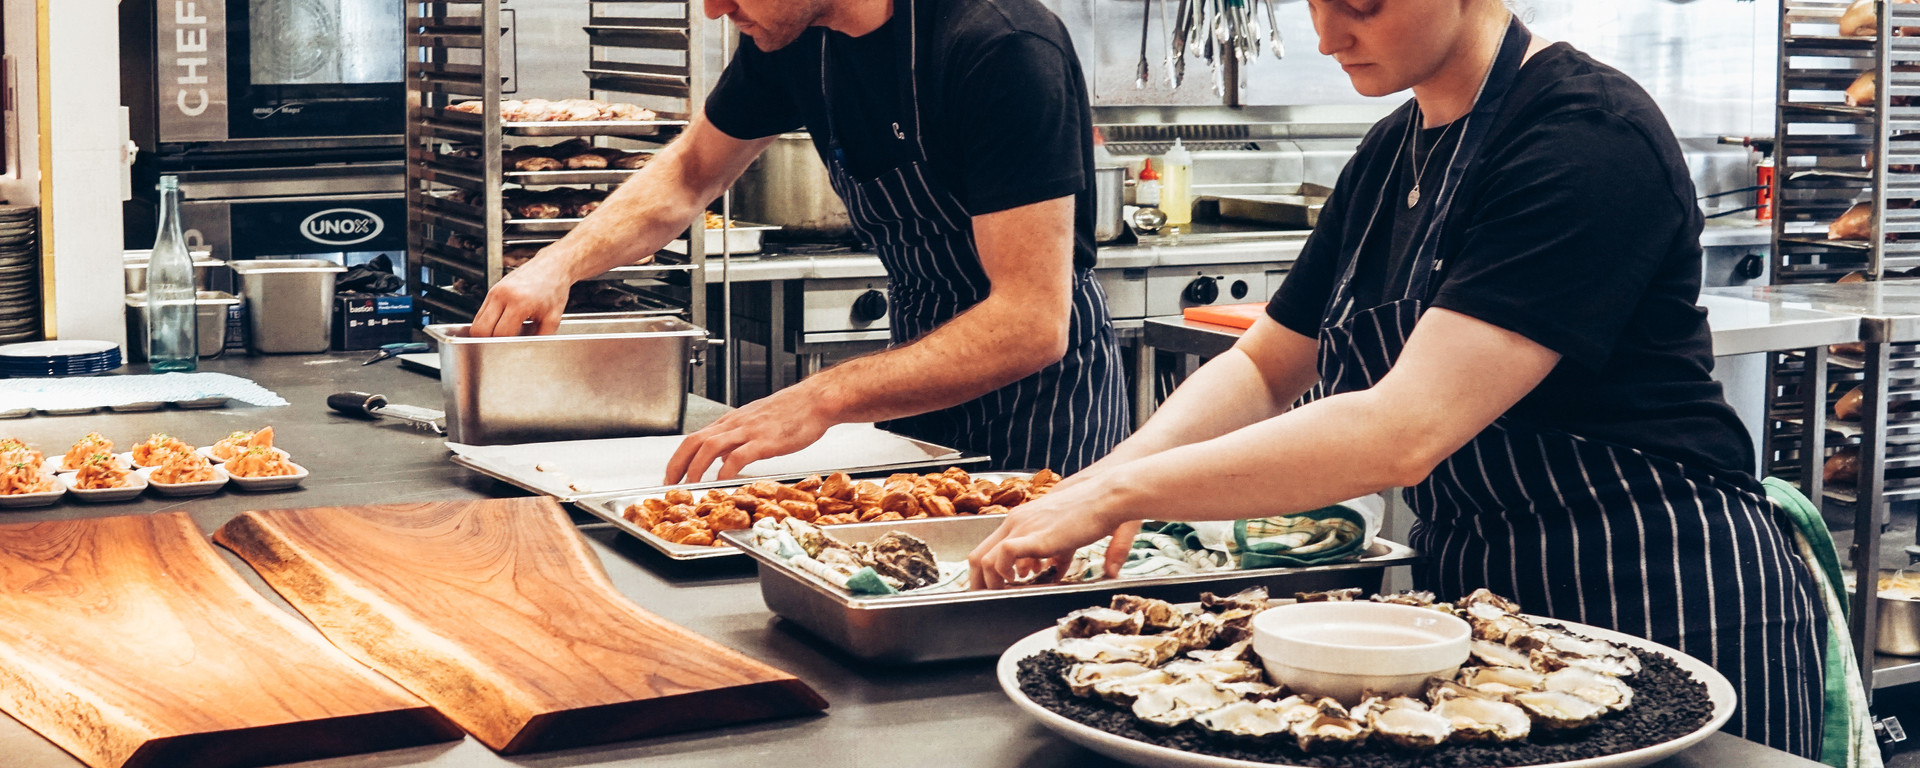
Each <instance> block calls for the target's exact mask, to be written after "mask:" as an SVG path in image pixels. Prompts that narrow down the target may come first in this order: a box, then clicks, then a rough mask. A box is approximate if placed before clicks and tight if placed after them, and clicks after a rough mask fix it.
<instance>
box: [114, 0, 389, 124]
mask: <svg viewBox="0 0 1920 768" xmlns="http://www.w3.org/2000/svg"><path fill="white" fill-rule="evenodd" d="M404 10H405V4H404V3H400V2H395V0H124V1H123V2H122V3H121V4H120V24H121V27H120V30H121V31H120V34H121V46H122V47H121V51H122V56H121V68H122V73H121V74H122V77H121V88H122V92H123V93H122V95H123V97H124V102H125V103H126V105H127V106H128V107H129V111H130V112H131V120H132V129H133V136H134V139H135V141H136V142H137V143H139V144H140V148H141V149H143V150H146V151H149V152H161V153H167V152H169V151H172V150H176V149H180V148H185V147H188V146H192V147H196V148H200V149H213V150H218V149H223V148H224V147H222V146H221V145H226V144H231V145H234V146H233V148H235V149H239V148H244V149H246V150H249V151H259V150H263V149H273V148H280V147H285V148H299V149H308V148H315V147H326V146H366V145H368V144H370V143H372V144H384V143H388V142H391V143H392V144H394V145H395V146H398V145H399V143H400V136H401V135H402V134H403V133H404V132H405V125H404V122H403V121H404V120H405V116H406V108H405V94H404V90H403V89H402V85H401V82H402V76H403V69H404V61H403V60H404V56H405V44H404V40H403V37H402V35H403V24H402V19H401V14H402V13H403V12H404Z"/></svg>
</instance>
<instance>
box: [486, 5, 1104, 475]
mask: <svg viewBox="0 0 1920 768" xmlns="http://www.w3.org/2000/svg"><path fill="white" fill-rule="evenodd" d="M706 10H707V13H708V15H709V16H711V17H715V18H717V17H719V16H721V15H725V16H727V17H728V18H729V19H731V20H732V21H733V22H734V23H735V24H737V25H738V26H739V27H740V30H741V32H742V33H744V34H745V35H746V37H747V38H749V39H750V41H748V40H743V41H742V45H741V47H740V51H739V53H738V54H737V55H736V56H735V57H734V59H733V61H732V62H731V63H730V64H729V65H728V67H727V69H726V71H725V72H724V73H723V74H722V76H721V78H720V81H719V83H718V84H717V85H716V86H715V88H714V90H713V93H712V94H710V95H709V96H708V100H707V103H706V109H705V112H704V114H701V115H696V116H695V117H694V120H693V122H692V124H691V125H690V126H689V127H688V129H687V132H686V135H684V136H682V137H681V138H680V139H678V140H676V141H675V142H673V143H672V144H671V145H670V146H668V147H667V148H666V149H665V150H663V151H662V152H661V153H660V154H659V156H658V157H657V158H656V159H655V160H654V161H653V162H652V163H650V164H648V166H647V167H646V168H645V169H644V170H642V171H641V172H640V173H638V174H636V175H635V177H634V178H633V179H632V180H631V181H629V182H628V183H627V184H625V185H623V186H622V187H621V188H620V189H619V190H617V191H616V192H615V193H614V194H613V195H611V196H609V197H608V199H607V201H606V203H605V204H603V205H602V206H601V207H600V209H599V210H598V211H596V212H595V213H594V214H593V215H592V216H589V217H588V218H587V219H586V220H585V221H583V222H582V223H581V224H580V226H578V227H576V228H575V229H574V230H573V231H572V232H570V233H568V235H567V236H566V237H565V238H563V239H561V240H560V241H559V242H558V243H555V244H554V245H552V246H549V247H548V248H546V249H545V250H543V251H542V252H541V254H540V255H539V256H538V257H536V258H534V259H533V260H532V261H530V262H528V263H527V264H526V265H525V266H523V267H521V268H520V269H518V270H515V271H514V272H513V274H511V275H509V276H508V277H507V278H506V279H505V280H503V281H501V283H500V284H499V285H497V286H495V288H494V289H493V291H492V292H491V293H490V294H489V295H488V297H487V301H486V303H485V304H484V305H483V306H482V307H481V309H480V311H479V313H478V314H477V315H476V316H475V319H474V325H473V333H474V335H478V336H487V335H512V334H516V333H519V332H521V328H522V324H523V323H524V322H526V321H532V322H535V323H537V324H538V329H539V331H540V332H543V333H546V332H552V331H553V330H554V327H555V326H556V325H557V323H558V319H559V314H560V310H561V307H562V306H563V304H564V301H565V297H566V292H567V288H568V287H569V286H570V285H571V284H572V283H574V282H575V281H577V280H581V279H584V278H588V277H591V276H594V275H597V274H599V273H601V272H604V271H606V270H607V269H609V268H612V267H615V266H620V265H624V264H632V263H635V262H637V261H642V260H644V259H646V258H648V257H649V256H650V255H651V254H652V253H653V252H654V251H655V250H656V249H658V248H659V247H661V246H662V245H664V244H665V243H666V242H667V241H668V240H670V239H672V238H674V237H676V236H678V235H679V234H680V232H681V231H682V230H683V229H684V228H685V223H686V222H687V221H689V220H691V219H692V218H693V216H694V215H695V213H697V212H698V210H699V209H700V208H702V207H704V206H705V205H706V204H707V203H708V202H710V201H711V200H713V199H714V198H715V197H717V196H718V195H719V194H720V193H721V192H722V191H723V190H725V189H726V187H727V186H728V185H729V184H731V183H732V181H733V180H734V179H735V178H736V177H738V176H739V174H740V172H741V171H742V170H744V169H745V167H746V166H747V164H748V163H750V162H752V160H753V159H754V158H755V157H756V156H758V155H759V153H760V152H761V151H762V150H763V149H765V147H766V146H767V145H768V144H769V143H771V142H772V141H773V138H774V137H775V136H776V135H777V134H780V133H783V132H787V131H793V130H797V129H801V128H805V129H807V130H808V131H809V133H811V135H812V139H813V142H814V144H815V145H816V147H817V148H818V149H819V151H820V153H821V157H822V158H823V160H825V162H826V164H827V167H828V170H829V173H830V175H831V177H832V181H833V186H834V189H835V190H836V191H837V192H838V193H839V194H840V196H841V198H842V199H843V200H844V201H845V202H846V203H847V208H848V210H849V213H850V216H851V218H852V222H853V225H854V229H855V230H856V232H858V233H859V234H860V236H861V238H862V240H863V241H865V242H866V244H867V245H868V246H869V247H871V248H872V249H873V250H874V251H875V252H876V253H877V255H878V256H879V257H880V260H881V262H882V264H884V265H885V266H886V268H887V273H888V287H889V289H890V290H889V299H890V302H889V308H888V310H889V311H888V321H889V331H890V333H891V335H892V338H893V342H894V347H893V348H892V349H889V350H887V351H886V352H882V353H879V354H876V355H872V356H869V357H864V358H860V359H856V360H853V361H849V362H847V363H844V364H842V365H839V366H835V367H833V368H830V369H828V370H825V371H821V372H820V373H818V374H815V375H813V376H811V377H809V378H807V379H806V380H805V381H802V382H801V383H799V384H797V385H795V386H793V387H790V388H788V389H785V390H782V391H780V392H777V393H775V394H773V395H771V396H769V397H767V398H766V399H763V400H761V401H758V402H755V403H752V404H749V405H747V406H745V407H743V408H741V409H740V410H737V411H734V412H732V413H730V414H728V415H727V416H726V417H724V418H722V419H721V420H719V421H717V422H715V423H714V424H713V425H712V426H709V427H707V428H705V429H702V430H700V431H699V432H697V433H695V434H693V435H691V436H689V437H688V439H687V440H686V441H685V442H684V443H683V444H682V445H681V447H680V449H679V451H678V452H677V453H676V454H675V455H674V457H673V459H672V460H671V462H670V463H669V465H668V470H667V477H666V478H665V480H666V482H669V483H674V482H680V481H682V480H687V481H692V480H697V479H700V478H702V477H703V476H705V474H706V472H707V470H708V468H709V467H711V466H713V465H714V464H715V463H716V462H717V463H719V465H720V473H719V477H721V478H726V477H732V476H734V475H737V474H738V473H739V472H740V471H741V469H742V468H743V467H745V466H746V465H747V464H749V463H751V462H753V461H757V460H759V459H764V458H768V457H771V456H778V455H783V454H787V453H791V452H793V451H796V450H799V449H801V448H804V447H806V446H807V445H810V444H812V443H813V442H814V441H816V440H818V439H819V438H820V436H821V435H822V434H823V433H824V432H825V430H826V429H827V428H828V427H830V426H832V425H834V424H840V423H849V422H867V421H887V423H886V424H885V426H887V427H888V428H890V429H893V430H895V431H899V432H902V433H905V434H908V435H911V436H914V437H918V438H921V439H925V440H928V441H931V442H935V443H939V444H942V445H947V446H951V447H955V448H961V449H965V450H968V451H971V452H975V453H984V454H987V455H989V456H991V457H992V466H995V467H997V468H1015V469H1019V468H1024V469H1038V468H1041V467H1051V468H1053V469H1055V470H1059V471H1061V472H1066V473H1071V472H1073V471H1075V470H1077V469H1079V468H1080V467H1083V466H1086V465H1087V464H1090V463H1092V462H1093V461H1096V460H1098V459H1099V458H1100V457H1101V456H1103V455H1105V454H1106V452H1107V450H1109V449H1110V448H1111V447H1112V446H1113V445H1114V444H1116V443H1118V442H1119V440H1120V439H1121V438H1122V437H1124V436H1125V432H1126V428H1127V424H1128V419H1127V412H1126V399H1125V397H1124V395H1123V393H1124V385H1123V382H1122V374H1121V368H1120V364H1119V354H1118V347H1117V345H1116V342H1115V339H1114V334H1113V328H1112V325H1111V320H1110V318H1109V316H1108V312H1107V308H1106V300H1105V297H1104V295H1103V294H1102V293H1101V291H1100V288H1099V285H1098V283H1096V282H1094V280H1093V276H1092V272H1091V267H1092V266H1093V257H1094V246H1093V208H1094V206H1093V203H1092V193H1091V189H1090V188H1091V185H1092V178H1093V150H1092V130H1093V128H1092V109H1091V107H1090V106H1089V104H1088V99H1087V90H1086V84H1085V79H1084V77H1083V76H1082V74H1081V71H1080V66H1079V61H1078V59H1077V58H1076V56H1075V54H1074V51H1073V45H1072V42H1071V41H1070V40H1069V39H1068V37H1067V33H1066V30H1065V28H1064V27H1063V26H1062V25H1061V24H1060V21H1059V19H1058V18H1056V17H1054V16H1053V14H1052V13H1051V12H1049V11H1047V10H1046V9H1045V8H1043V7H1041V6H1040V5H1039V4H1038V2H1037V0H897V1H895V0H731V1H728V0H709V2H707V4H706Z"/></svg>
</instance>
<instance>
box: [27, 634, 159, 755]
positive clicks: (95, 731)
mask: <svg viewBox="0 0 1920 768" xmlns="http://www.w3.org/2000/svg"><path fill="white" fill-rule="evenodd" d="M36 672H37V674H36ZM60 679H61V677H60V675H59V674H58V673H56V672H54V671H53V670H50V669H46V668H45V667H44V666H43V665H40V664H35V663H33V660H32V659H28V658H26V657H25V656H23V655H21V654H19V653H18V652H16V651H14V650H13V649H11V648H7V647H4V646H0V710H5V711H6V713H7V714H8V715H11V716H12V717H13V719H15V720H18V721H20V724H21V725H25V726H26V727H27V728H29V729H31V730H32V731H33V732H34V733H37V734H39V735H40V737H41V738H44V739H46V740H47V741H50V742H52V743H53V745H54V746H56V747H59V748H60V749H62V750H65V751H66V753H67V754H70V755H73V756H74V757H75V758H76V759H78V760H79V761H80V762H83V763H86V764H87V765H90V766H93V768H120V766H121V765H122V764H123V763H125V762H126V761H127V760H128V759H129V758H130V757H132V755H133V754H134V753H135V752H137V751H139V748H140V744H141V743H142V741H141V740H140V739H139V738H138V737H137V736H134V735H133V734H135V733H137V732H139V731H140V730H142V729H143V728H142V726H143V725H144V724H143V723H140V722H139V721H138V720H137V719H136V718H133V717H131V716H129V715H128V714H127V713H125V712H120V711H118V710H117V709H113V708H108V707H105V706H104V705H103V704H102V703H101V702H98V701H91V700H84V699H81V698H80V697H79V696H75V695H70V694H62V695H61V696H60V700H59V701H58V702H53V701H49V700H47V699H46V698H45V697H43V696H38V695H35V692H37V691H55V690H65V689H64V688H62V686H60V685H59V684H58V682H57V681H59V680H60ZM56 703H57V706H56ZM83 734H86V735H93V736H95V737H97V738H95V739H92V740H89V739H85V738H83Z"/></svg>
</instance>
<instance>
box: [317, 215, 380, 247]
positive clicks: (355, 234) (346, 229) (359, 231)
mask: <svg viewBox="0 0 1920 768" xmlns="http://www.w3.org/2000/svg"><path fill="white" fill-rule="evenodd" d="M386 227H387V224H386V222H384V221H381V220H380V217H379V216H375V215H374V214H373V213H372V212H371V211H363V210H360V209H359V208H330V209H328V210H324V211H321V212H319V213H316V214H314V215H312V216H308V217H307V220H306V221H302V222H300V235H301V236H302V237H305V238H307V239H308V240H312V241H314V242H316V243H320V244H322V245H353V244H354V243H364V242H366V241H368V240H372V239H374V238H375V237H379V236H380V230H383V229H386Z"/></svg>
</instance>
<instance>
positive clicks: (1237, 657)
mask: <svg viewBox="0 0 1920 768" xmlns="http://www.w3.org/2000/svg"><path fill="white" fill-rule="evenodd" d="M1214 639H1216V640H1218V639H1219V638H1218V637H1216V638H1214ZM1187 658H1189V659H1193V660H1195V661H1249V662H1250V661H1256V660H1258V659H1259V658H1260V657H1258V656H1256V655H1254V653H1253V638H1251V637H1249V638H1247V639H1245V640H1236V641H1234V642H1232V643H1230V644H1228V645H1227V646H1226V647H1224V648H1221V649H1219V650H1217V651H1208V650H1199V651H1187Z"/></svg>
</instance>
